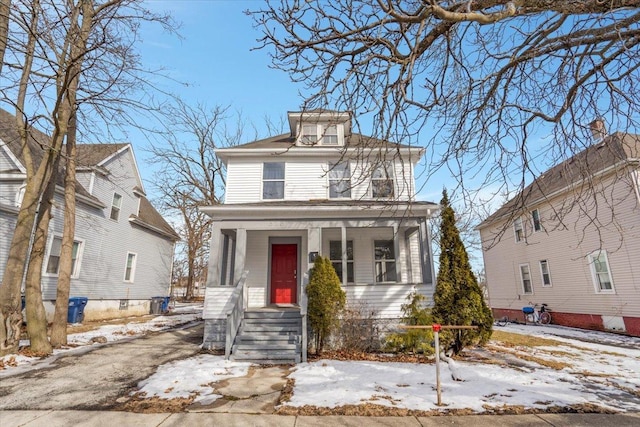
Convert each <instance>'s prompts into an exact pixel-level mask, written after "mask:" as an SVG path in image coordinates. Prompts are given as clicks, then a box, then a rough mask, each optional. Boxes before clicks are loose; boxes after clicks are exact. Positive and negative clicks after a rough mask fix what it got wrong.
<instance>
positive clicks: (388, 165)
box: [371, 161, 396, 199]
mask: <svg viewBox="0 0 640 427" xmlns="http://www.w3.org/2000/svg"><path fill="white" fill-rule="evenodd" d="M381 167H382V168H383V171H384V172H385V175H386V177H385V178H375V177H374V174H375V173H376V171H378V169H379V168H381ZM394 167H395V165H394V163H393V161H381V162H378V163H377V164H374V165H373V167H372V168H371V198H372V199H393V198H394V197H395V194H396V176H395V170H394ZM387 172H388V173H387ZM374 181H391V194H389V195H386V196H378V195H376V194H375V185H374Z"/></svg>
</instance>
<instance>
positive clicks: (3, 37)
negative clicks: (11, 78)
mask: <svg viewBox="0 0 640 427" xmlns="http://www.w3.org/2000/svg"><path fill="white" fill-rule="evenodd" d="M10 8H11V0H0V75H2V66H3V65H4V53H5V51H6V50H7V38H8V36H9V10H10Z"/></svg>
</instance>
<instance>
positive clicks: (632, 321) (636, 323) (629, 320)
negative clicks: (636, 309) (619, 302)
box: [623, 317, 640, 337]
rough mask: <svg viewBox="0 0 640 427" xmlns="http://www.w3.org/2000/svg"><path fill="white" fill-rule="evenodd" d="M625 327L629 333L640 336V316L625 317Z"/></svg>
mask: <svg viewBox="0 0 640 427" xmlns="http://www.w3.org/2000/svg"><path fill="white" fill-rule="evenodd" d="M623 319H624V328H625V329H626V330H627V333H628V334H629V335H633V336H636V337H640V317H623Z"/></svg>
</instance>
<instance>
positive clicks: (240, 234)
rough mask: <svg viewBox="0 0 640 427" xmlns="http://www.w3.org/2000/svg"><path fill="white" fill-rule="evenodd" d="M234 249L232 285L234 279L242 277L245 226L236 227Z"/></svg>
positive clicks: (245, 236)
mask: <svg viewBox="0 0 640 427" xmlns="http://www.w3.org/2000/svg"><path fill="white" fill-rule="evenodd" d="M235 246H236V251H235V257H234V263H233V282H234V283H232V285H233V286H235V285H236V283H235V282H236V281H238V280H240V278H241V277H242V272H243V271H244V265H245V260H246V258H247V230H246V229H245V228H238V229H236V244H235Z"/></svg>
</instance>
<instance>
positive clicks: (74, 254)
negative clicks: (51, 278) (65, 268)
mask: <svg viewBox="0 0 640 427" xmlns="http://www.w3.org/2000/svg"><path fill="white" fill-rule="evenodd" d="M81 246H82V242H80V241H77V240H74V241H73V248H72V249H71V277H78V274H79V273H80V262H79V258H80V250H81ZM61 250H62V238H61V237H59V236H53V239H51V246H50V247H49V257H48V258H47V269H46V270H45V271H46V273H47V274H51V275H57V274H58V273H59V271H60V252H61Z"/></svg>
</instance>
